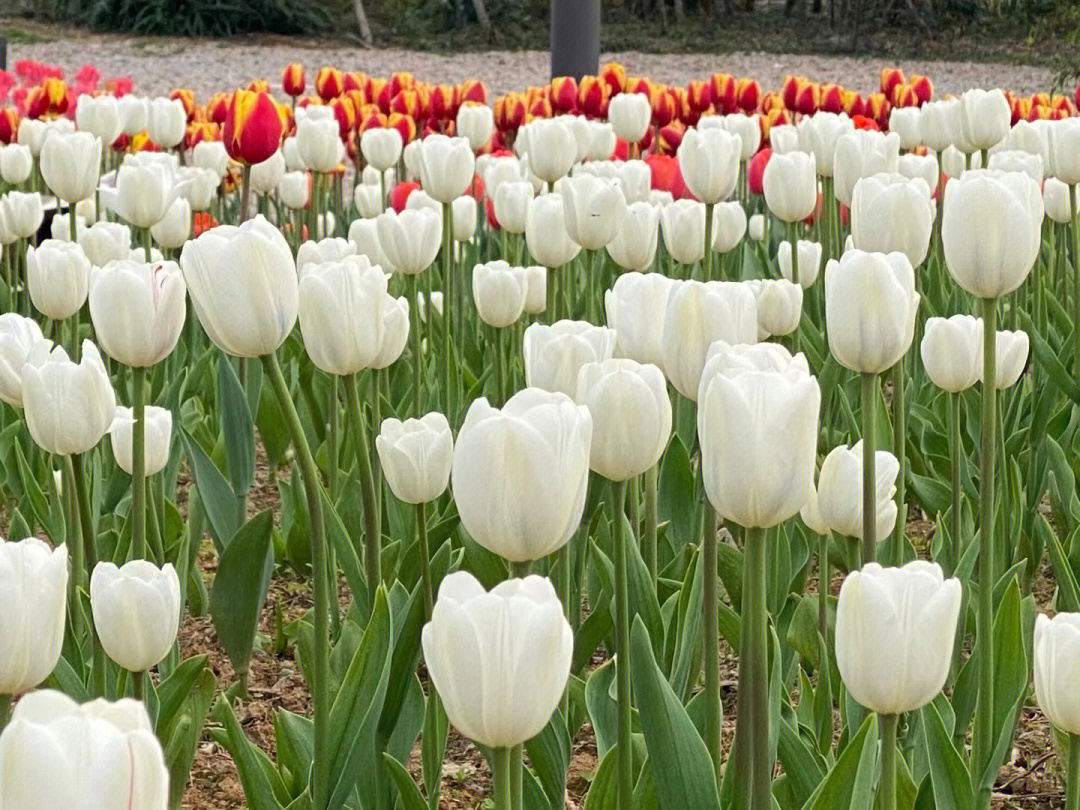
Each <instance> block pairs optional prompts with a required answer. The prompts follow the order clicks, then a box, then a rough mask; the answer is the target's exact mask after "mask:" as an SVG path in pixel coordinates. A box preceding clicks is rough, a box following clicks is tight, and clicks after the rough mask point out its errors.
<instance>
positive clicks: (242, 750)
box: [214, 697, 285, 810]
mask: <svg viewBox="0 0 1080 810" xmlns="http://www.w3.org/2000/svg"><path fill="white" fill-rule="evenodd" d="M214 718H215V719H216V720H217V721H218V722H219V723H221V725H222V726H224V734H223V735H221V737H220V741H221V743H222V745H224V746H225V747H226V748H228V750H229V754H230V755H231V756H232V758H233V762H235V763H236V771H237V774H238V775H239V776H240V784H241V786H242V787H243V788H244V798H245V799H246V800H247V804H248V807H249V808H250V810H282V806H281V802H279V801H278V799H277V793H278V791H275V788H274V785H273V784H272V782H271V774H275V775H276V771H274V769H273V766H272V764H271V763H270V761H269V760H268V759H267V757H266V754H264V753H263V752H262V751H260V750H259V748H258V747H257V746H256V745H254V744H253V743H252V742H251V741H250V740H249V739H248V738H247V737H246V736H244V730H243V729H242V728H240V723H239V722H238V721H237V719H236V715H235V714H234V713H233V710H232V706H231V705H230V704H229V701H228V700H227V699H226V698H224V697H222V698H220V699H219V700H218V702H217V705H216V706H215V708H214ZM279 791H280V793H282V794H284V793H285V786H284V784H280V785H279Z"/></svg>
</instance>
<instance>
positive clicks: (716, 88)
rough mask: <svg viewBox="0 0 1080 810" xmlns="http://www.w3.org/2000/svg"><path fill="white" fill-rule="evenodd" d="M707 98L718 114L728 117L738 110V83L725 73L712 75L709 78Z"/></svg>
mask: <svg viewBox="0 0 1080 810" xmlns="http://www.w3.org/2000/svg"><path fill="white" fill-rule="evenodd" d="M709 96H710V98H711V99H712V104H713V106H714V107H716V111H717V112H718V113H723V114H724V115H730V114H731V113H733V112H735V111H736V110H737V109H738V108H739V83H738V82H737V81H735V77H734V76H731V75H730V74H727V73H714V74H713V75H712V76H711V77H710V78H709Z"/></svg>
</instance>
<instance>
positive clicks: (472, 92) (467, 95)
mask: <svg viewBox="0 0 1080 810" xmlns="http://www.w3.org/2000/svg"><path fill="white" fill-rule="evenodd" d="M458 99H459V102H460V103H462V104H464V103H465V102H466V101H475V102H476V103H477V104H487V102H488V89H487V85H486V84H484V83H483V82H482V81H480V80H479V79H466V80H465V81H463V82H462V83H461V84H460V85H458Z"/></svg>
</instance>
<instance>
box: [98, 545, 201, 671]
mask: <svg viewBox="0 0 1080 810" xmlns="http://www.w3.org/2000/svg"><path fill="white" fill-rule="evenodd" d="M90 607H91V609H92V610H93V613H94V628H95V629H96V630H97V634H98V637H99V638H100V639H101V646H102V647H104V648H105V653H106V655H108V656H109V658H111V659H112V660H113V661H115V662H116V663H117V664H119V665H120V666H121V667H123V668H124V669H126V670H128V671H129V672H146V671H147V670H149V669H151V668H153V667H154V666H155V665H157V664H158V663H159V662H160V661H161V660H162V659H164V658H165V656H166V655H168V654H169V650H170V649H172V645H173V642H174V641H175V640H176V631H177V627H178V626H179V624H180V579H179V578H178V577H177V575H176V570H175V569H174V568H173V566H172V563H165V566H164V567H163V568H158V567H157V566H155V565H154V564H153V563H151V562H147V561H146V560H132V561H131V562H129V563H126V564H125V565H123V566H121V567H120V568H117V567H116V566H115V565H113V564H112V563H111V562H101V563H98V564H97V566H96V567H95V568H94V572H93V574H91V576H90Z"/></svg>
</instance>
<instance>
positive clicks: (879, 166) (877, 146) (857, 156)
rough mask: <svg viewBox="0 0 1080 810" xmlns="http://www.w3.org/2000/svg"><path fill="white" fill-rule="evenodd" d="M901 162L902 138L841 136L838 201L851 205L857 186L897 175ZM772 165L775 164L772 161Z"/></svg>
mask: <svg viewBox="0 0 1080 810" xmlns="http://www.w3.org/2000/svg"><path fill="white" fill-rule="evenodd" d="M899 161H900V136H899V135H897V134H896V133H895V132H894V133H890V134H888V135H885V134H883V133H881V132H874V131H873V130H868V129H857V130H853V131H851V132H848V133H845V134H844V135H841V136H840V138H839V139H838V140H837V141H836V153H835V155H834V157H833V168H834V175H835V186H834V192H835V194H836V199H838V200H839V201H840V202H842V203H843V204H844V205H851V198H852V195H853V194H854V192H855V184H856V183H857V182H858V181H859V180H860V179H861V178H863V177H870V176H871V175H874V174H881V173H882V172H888V173H890V174H895V173H896V171H897V168H898V166H899ZM769 162H770V163H772V161H769Z"/></svg>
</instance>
